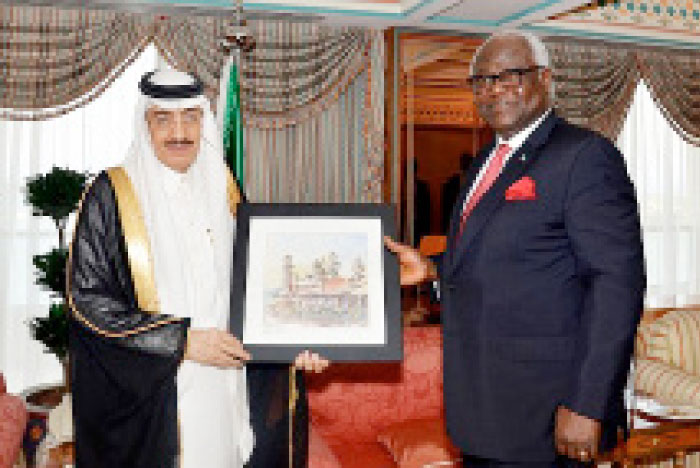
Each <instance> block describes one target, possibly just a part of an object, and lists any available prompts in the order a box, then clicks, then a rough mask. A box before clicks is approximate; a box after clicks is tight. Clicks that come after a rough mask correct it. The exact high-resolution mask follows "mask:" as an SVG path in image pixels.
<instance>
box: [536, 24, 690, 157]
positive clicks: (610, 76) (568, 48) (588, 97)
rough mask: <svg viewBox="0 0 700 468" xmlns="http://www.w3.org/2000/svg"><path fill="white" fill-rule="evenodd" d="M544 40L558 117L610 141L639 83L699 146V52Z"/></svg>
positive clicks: (618, 128) (622, 121)
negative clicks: (549, 63)
mask: <svg viewBox="0 0 700 468" xmlns="http://www.w3.org/2000/svg"><path fill="white" fill-rule="evenodd" d="M545 42H546V44H547V47H548V48H549V51H550V58H551V61H552V65H553V70H554V78H555V81H556V93H557V95H556V106H557V109H558V111H559V113H560V114H561V115H562V116H564V117H566V118H568V119H569V120H571V121H573V122H576V123H578V124H580V125H583V126H585V127H588V128H591V129H594V130H597V131H599V132H601V133H602V134H604V135H605V136H607V137H608V138H610V139H612V140H615V139H616V138H617V135H618V134H619V132H620V130H621V129H622V125H623V124H624V121H625V116H626V115H627V111H628V109H629V106H630V104H631V102H632V97H633V96H634V90H635V89H636V86H637V82H638V81H639V79H644V80H645V82H646V83H647V86H648V87H649V89H650V91H651V94H652V96H653V98H654V100H655V101H656V103H657V105H658V106H659V108H660V109H661V111H662V112H663V114H664V115H665V116H666V118H667V119H668V121H669V123H670V124H671V125H672V126H673V127H674V129H676V130H677V131H678V133H679V134H680V135H681V136H682V137H683V138H684V139H685V140H686V141H687V142H688V143H690V144H693V145H700V51H695V50H682V49H681V50H679V49H668V48H654V47H645V48H640V47H638V46H635V45H629V44H613V43H606V42H601V41H586V40H581V39H579V38H562V37H550V38H547V39H545Z"/></svg>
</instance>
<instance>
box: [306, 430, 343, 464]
mask: <svg viewBox="0 0 700 468" xmlns="http://www.w3.org/2000/svg"><path fill="white" fill-rule="evenodd" d="M309 468H342V465H341V464H340V461H339V460H338V457H336V456H335V453H334V452H333V449H331V448H330V447H329V446H328V442H327V441H326V439H325V437H323V436H322V435H321V434H319V433H318V431H317V430H316V429H315V428H314V426H313V425H310V426H309Z"/></svg>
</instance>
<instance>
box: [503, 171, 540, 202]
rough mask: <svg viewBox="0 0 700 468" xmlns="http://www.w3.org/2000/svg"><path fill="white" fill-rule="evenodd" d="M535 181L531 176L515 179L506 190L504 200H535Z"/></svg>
mask: <svg viewBox="0 0 700 468" xmlns="http://www.w3.org/2000/svg"><path fill="white" fill-rule="evenodd" d="M535 199H537V193H536V191H535V181H534V180H533V179H532V177H528V176H525V177H523V178H521V179H518V180H516V181H515V182H513V183H512V184H511V186H510V187H508V189H507V190H506V200H511V201H512V200H535Z"/></svg>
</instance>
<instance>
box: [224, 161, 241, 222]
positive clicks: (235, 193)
mask: <svg viewBox="0 0 700 468" xmlns="http://www.w3.org/2000/svg"><path fill="white" fill-rule="evenodd" d="M226 195H228V207H229V209H230V210H231V214H232V215H233V216H236V212H237V211H238V204H239V203H240V202H241V198H242V197H241V191H240V190H239V189H238V184H237V183H236V181H235V180H234V179H233V174H231V171H229V170H226Z"/></svg>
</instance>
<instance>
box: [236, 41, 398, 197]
mask: <svg viewBox="0 0 700 468" xmlns="http://www.w3.org/2000/svg"><path fill="white" fill-rule="evenodd" d="M367 39H368V41H367V43H366V44H364V45H363V46H362V49H361V50H360V51H361V52H363V53H362V54H361V55H359V57H358V59H357V60H355V59H353V61H351V63H353V62H355V61H356V62H358V63H355V64H354V65H353V66H354V67H356V68H357V69H356V70H354V72H355V73H357V74H356V75H355V76H352V74H351V77H350V78H351V79H348V80H347V83H346V81H345V80H346V78H345V77H340V76H339V77H338V78H337V83H338V84H337V86H336V87H335V89H333V88H329V86H328V85H325V86H324V87H325V88H326V89H328V91H327V92H324V93H322V94H321V95H320V96H321V97H320V98H319V99H317V100H310V99H308V98H304V96H305V94H306V91H304V89H305V88H306V86H307V85H306V84H304V80H303V79H301V80H300V81H297V82H296V84H294V83H290V84H291V86H295V85H297V86H300V87H301V89H300V90H299V92H300V94H299V96H297V97H295V98H284V97H283V96H284V94H279V93H275V92H274V91H272V90H274V89H275V88H277V87H280V88H283V87H284V86H281V85H280V84H278V83H275V81H276V80H278V79H277V78H274V79H272V81H271V80H264V79H262V78H260V77H258V78H254V79H253V81H252V86H251V82H250V81H249V82H248V86H249V88H248V93H247V94H244V96H243V97H242V101H243V104H244V106H245V105H246V102H248V103H249V104H248V106H249V107H247V108H246V111H247V112H246V113H245V114H244V122H245V126H246V130H245V139H246V151H247V161H248V162H247V163H246V180H247V183H246V189H247V191H248V196H249V198H250V199H251V200H253V201H259V202H333V203H343V202H379V201H381V181H382V177H383V164H384V161H383V151H384V150H383V141H384V80H383V76H384V73H383V70H384V42H383V37H382V35H381V33H379V32H375V33H371V34H368V37H367ZM312 46H313V47H314V48H315V47H316V44H315V43H314V44H312ZM297 50H298V49H297ZM357 52H358V51H356V53H357ZM350 66H351V65H350V64H348V65H347V66H345V71H346V72H347V71H348V70H349V69H350V68H349V67H350ZM251 68H252V69H253V70H255V68H254V66H253V67H251ZM249 70H250V69H249ZM292 74H293V73H292ZM346 75H347V73H346ZM252 76H259V75H258V74H257V72H253V73H252ZM282 76H285V74H284V73H283V74H282ZM292 78H293V76H292V77H289V81H290V82H293V81H295V80H293V79H292ZM314 81H317V84H316V86H318V80H314ZM244 83H245V82H244ZM257 83H261V84H260V86H258V85H257ZM252 88H255V89H258V90H259V89H265V88H267V89H270V90H271V91H270V92H269V96H267V97H265V94H264V93H263V92H258V93H257V96H252V95H251V93H252ZM246 98H249V99H248V100H246ZM251 102H252V103H253V104H250V103H251Z"/></svg>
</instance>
